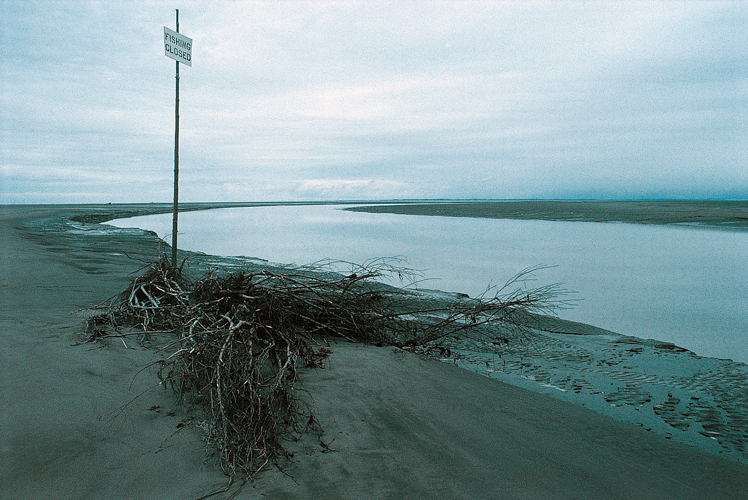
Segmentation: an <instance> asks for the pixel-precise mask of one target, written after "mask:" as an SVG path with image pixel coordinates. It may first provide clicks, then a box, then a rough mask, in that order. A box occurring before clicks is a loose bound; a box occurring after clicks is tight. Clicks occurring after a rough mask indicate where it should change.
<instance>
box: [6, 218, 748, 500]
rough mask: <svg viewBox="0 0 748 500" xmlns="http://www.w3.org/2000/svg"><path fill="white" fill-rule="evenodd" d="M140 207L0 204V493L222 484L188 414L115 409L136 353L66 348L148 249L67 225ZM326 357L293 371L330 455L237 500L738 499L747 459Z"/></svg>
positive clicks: (318, 452) (467, 378) (264, 481)
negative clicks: (299, 374)
mask: <svg viewBox="0 0 748 500" xmlns="http://www.w3.org/2000/svg"><path fill="white" fill-rule="evenodd" d="M154 208H155V209H157V210H163V209H164V208H163V207H153V206H148V205H145V206H143V207H134V206H127V207H122V206H70V207H65V206H5V207H0V251H1V252H2V254H1V255H2V257H0V287H1V288H0V334H1V335H2V346H0V399H1V400H0V405H2V406H1V407H2V413H1V414H0V463H2V467H0V498H3V499H5V498H8V499H16V498H19V499H20V498H34V499H44V498H91V499H107V498H197V497H200V496H201V495H203V494H205V493H208V492H211V491H214V490H215V489H217V488H220V487H221V486H222V485H224V484H225V477H224V476H223V475H222V474H221V472H220V469H219V468H218V467H217V466H216V465H215V464H214V463H212V462H211V461H209V460H208V461H206V454H205V449H204V444H203V441H202V431H201V429H200V428H199V427H198V426H194V425H193V426H187V427H184V428H181V430H180V429H179V426H180V423H181V422H183V421H184V420H186V419H187V418H189V417H190V416H192V415H198V413H197V412H195V411H194V410H192V411H189V410H183V409H178V408H177V409H176V415H174V416H168V415H167V412H168V411H169V410H171V409H173V408H174V404H175V400H174V397H173V396H172V395H171V394H169V393H168V392H165V391H163V390H161V389H158V388H157V389H156V390H151V391H148V392H146V393H145V394H144V395H143V396H141V397H140V398H139V399H137V400H136V401H135V402H134V403H133V404H131V405H129V406H127V407H126V408H125V409H124V411H120V409H121V408H122V405H124V404H126V403H127V402H129V401H130V400H132V399H133V398H134V397H135V396H136V395H138V394H140V393H141V392H143V391H145V390H146V389H148V388H149V387H152V386H154V384H156V383H157V379H156V377H155V375H154V374H153V373H152V372H151V371H150V370H148V369H146V370H145V371H143V372H142V373H140V375H138V376H137V377H136V375H137V374H138V372H140V371H141V370H143V368H145V367H146V366H147V365H148V364H149V363H150V362H152V361H153V360H155V359H158V356H159V354H158V353H157V352H156V351H155V350H154V349H153V348H143V347H141V346H139V345H137V343H135V342H132V341H129V340H128V341H127V346H125V345H124V344H123V342H121V341H120V340H119V339H114V340H113V341H112V342H110V344H109V346H108V347H105V348H100V347H98V346H94V345H89V344H79V343H76V342H75V339H76V337H77V336H78V335H80V334H81V332H82V328H83V317H82V314H81V313H77V314H76V311H79V310H80V309H82V308H86V307H88V306H91V305H94V304H97V303H100V302H101V301H103V300H105V299H107V298H108V297H110V296H112V295H114V294H115V293H118V292H119V291H121V290H122V289H123V288H124V287H125V286H126V285H127V283H128V279H129V278H128V276H129V273H131V272H133V271H136V270H137V269H138V268H139V267H140V263H139V262H137V261H133V260H131V259H130V258H128V257H127V256H125V255H124V252H127V253H128V254H129V255H130V256H133V257H140V258H146V259H153V258H154V257H155V256H156V254H157V251H158V247H159V244H160V243H159V241H158V239H157V238H156V237H155V236H153V235H152V234H144V233H142V232H139V231H133V230H119V231H103V230H100V229H101V227H100V226H95V225H91V226H81V227H79V229H75V228H74V227H73V226H71V225H69V224H67V223H66V220H67V217H69V216H71V215H85V214H91V213H96V214H99V217H100V218H99V219H98V220H102V219H101V217H103V215H104V214H105V213H106V212H109V211H115V212H116V211H120V212H119V213H118V215H120V213H121V211H130V212H132V211H135V212H138V211H139V210H140V209H143V210H153V209H154ZM166 210H167V211H168V208H167V209H166ZM89 220H93V219H89ZM194 258H195V259H198V258H199V257H196V256H195V257H194ZM167 341H168V339H156V340H155V342H156V343H159V342H160V343H164V342H167ZM126 347H127V348H126ZM332 349H333V350H334V353H333V355H332V356H331V358H330V361H329V366H328V367H327V368H326V369H324V370H313V371H307V372H305V373H303V384H304V388H305V389H306V391H307V393H305V394H306V396H305V397H307V398H308V400H309V401H310V402H311V403H312V404H313V408H314V409H315V411H316V413H317V416H318V418H319V420H320V422H321V423H322V426H323V428H324V430H325V433H324V435H323V436H322V440H323V441H324V442H325V443H326V444H328V445H329V449H330V450H332V451H327V452H323V451H324V448H323V447H322V446H321V445H320V443H319V441H318V440H317V437H316V435H311V434H310V435H307V438H306V440H305V441H304V442H303V443H301V444H296V445H294V446H295V447H296V449H297V453H296V456H295V460H296V461H295V462H294V463H293V464H291V465H290V467H289V468H288V469H287V470H286V471H285V473H281V472H279V471H278V470H277V469H272V468H271V469H269V470H267V471H265V472H262V473H260V474H259V475H258V476H257V478H256V480H255V482H254V483H253V484H248V485H246V486H245V487H244V488H243V489H242V490H241V492H240V493H239V495H238V496H237V497H236V498H281V499H282V498H319V499H323V498H324V499H335V498H497V499H501V498H548V499H559V498H620V499H632V498H637V499H647V498H672V499H691V498H693V499H704V498H733V499H738V498H746V496H747V495H746V492H748V466H746V465H743V464H739V463H735V462H732V461H727V460H724V459H722V458H720V457H717V456H715V455H712V454H706V453H703V452H701V451H699V450H697V449H695V448H693V447H690V446H688V445H684V444H679V443H674V442H672V441H668V440H666V439H665V438H662V437H660V436H657V435H653V434H651V433H647V432H646V431H644V430H643V429H641V428H640V427H638V426H635V425H633V424H627V423H621V422H617V421H614V420H612V419H610V418H608V417H605V416H603V415H600V414H598V413H595V412H593V411H590V410H587V409H584V408H581V407H578V406H575V405H573V404H569V403H565V402H562V401H559V400H556V399H553V398H550V397H548V396H545V395H543V394H538V393H535V392H532V391H528V390H524V389H520V388H517V387H513V386H510V385H506V384H503V383H501V382H498V381H495V380H491V379H489V378H487V377H485V376H481V375H478V374H475V373H472V372H469V371H467V370H461V369H459V368H456V367H454V366H450V365H448V364H446V363H441V362H438V361H435V360H430V359H422V358H419V357H418V356H416V355H413V354H408V353H403V352H398V351H395V350H393V349H392V348H376V347H371V346H364V345H358V344H348V343H337V344H335V345H334V346H333V347H332ZM156 407H157V408H156ZM178 430H179V432H177V431H178ZM212 498H222V496H221V495H218V496H215V497H212ZM224 498H225V496H224Z"/></svg>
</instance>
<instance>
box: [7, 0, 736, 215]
mask: <svg viewBox="0 0 748 500" xmlns="http://www.w3.org/2000/svg"><path fill="white" fill-rule="evenodd" d="M175 7H176V8H179V9H180V11H179V17H180V32H181V33H183V34H184V35H186V36H188V37H191V38H192V39H193V45H194V46H193V54H192V59H193V66H192V67H186V66H181V67H180V76H181V83H180V97H181V102H180V114H181V121H180V174H181V175H180V199H181V200H183V201H256V200H318V199H319V200H326V199H348V200H350V199H395V198H492V199H493V198H496V199H507V198H512V199H517V198H625V199H639V198H741V199H745V198H748V161H747V160H748V140H747V136H746V132H748V125H747V120H746V119H747V118H748V29H746V28H748V2H744V1H736V2H642V3H634V2H612V1H603V2H594V1H590V2H525V1H522V2H487V1H465V2H457V1H454V2H435V1H422V2H408V1H394V2H383V1H364V2H355V1H337V2H327V1H310V2H306V1H277V2H271V1H266V2H263V1H258V2H249V1H247V2H229V1H225V2H220V1H215V2H208V1H195V2H188V1H182V2H179V3H171V2H142V1H138V2H127V1H124V2H109V1H106V2H90V1H80V0H77V1H71V2H58V1H49V0H44V1H38V2H35V1H29V0H22V1H17V2H14V1H11V0H3V1H2V2H0V19H1V21H0V23H2V25H1V30H2V34H1V35H0V36H1V37H2V39H1V41H2V54H1V55H0V79H1V83H2V94H1V95H0V181H1V182H2V186H0V203H28V202H108V201H111V202H149V201H163V202H169V201H171V190H172V172H173V170H172V169H173V153H174V90H175V89H174V74H175V71H174V70H175V63H174V61H173V60H171V59H169V58H167V57H166V56H165V55H164V47H163V39H162V36H163V27H164V26H167V27H169V28H171V29H174V27H175V26H174V24H175V11H174V8H175Z"/></svg>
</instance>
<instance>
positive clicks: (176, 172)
mask: <svg viewBox="0 0 748 500" xmlns="http://www.w3.org/2000/svg"><path fill="white" fill-rule="evenodd" d="M177 33H179V9H177ZM176 65H177V97H176V104H175V106H174V216H173V222H172V229H171V266H172V267H173V268H174V269H176V268H177V267H178V262H177V219H178V217H179V61H176Z"/></svg>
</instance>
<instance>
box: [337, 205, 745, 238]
mask: <svg viewBox="0 0 748 500" xmlns="http://www.w3.org/2000/svg"><path fill="white" fill-rule="evenodd" d="M348 210H351V211H353V212H371V213H391V214H406V215H441V216H446V217H485V218H491V219H523V220H552V221H575V222H628V223H634V224H689V225H697V226H704V227H712V228H718V229H729V230H741V231H748V201H483V202H480V201H475V202H473V201H471V202H424V203H420V202H413V203H392V204H377V205H365V206H358V207H352V208H349V209H348Z"/></svg>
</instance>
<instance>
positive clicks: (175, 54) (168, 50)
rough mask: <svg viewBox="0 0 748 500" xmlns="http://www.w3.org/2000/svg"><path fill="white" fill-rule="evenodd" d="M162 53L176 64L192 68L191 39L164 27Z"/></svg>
mask: <svg viewBox="0 0 748 500" xmlns="http://www.w3.org/2000/svg"><path fill="white" fill-rule="evenodd" d="M164 53H165V54H166V57H171V58H172V59H174V60H175V61H177V62H181V63H182V64H186V65H187V66H192V38H187V37H186V36H184V35H181V34H179V33H177V32H176V31H172V30H170V29H169V28H167V27H166V26H164Z"/></svg>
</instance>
